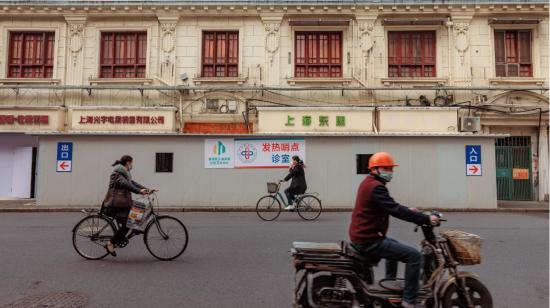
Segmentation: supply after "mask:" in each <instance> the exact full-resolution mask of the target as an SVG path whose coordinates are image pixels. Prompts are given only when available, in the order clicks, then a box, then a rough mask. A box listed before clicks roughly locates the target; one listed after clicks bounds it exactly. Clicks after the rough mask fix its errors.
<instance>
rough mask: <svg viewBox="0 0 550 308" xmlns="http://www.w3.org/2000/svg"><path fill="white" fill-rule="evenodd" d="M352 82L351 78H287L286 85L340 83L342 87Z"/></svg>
mask: <svg viewBox="0 0 550 308" xmlns="http://www.w3.org/2000/svg"><path fill="white" fill-rule="evenodd" d="M351 81H352V79H351V78H301V77H295V78H289V79H287V82H288V84H290V85H295V84H297V83H341V84H342V85H348V84H350V83H351Z"/></svg>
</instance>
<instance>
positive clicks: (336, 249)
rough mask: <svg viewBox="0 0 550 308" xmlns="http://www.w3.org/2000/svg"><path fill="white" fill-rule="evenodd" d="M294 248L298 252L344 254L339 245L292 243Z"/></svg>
mask: <svg viewBox="0 0 550 308" xmlns="http://www.w3.org/2000/svg"><path fill="white" fill-rule="evenodd" d="M292 247H293V248H294V249H295V250H296V251H297V252H310V253H314V252H329V253H340V252H342V247H341V246H340V245H339V244H338V243H314V242H292Z"/></svg>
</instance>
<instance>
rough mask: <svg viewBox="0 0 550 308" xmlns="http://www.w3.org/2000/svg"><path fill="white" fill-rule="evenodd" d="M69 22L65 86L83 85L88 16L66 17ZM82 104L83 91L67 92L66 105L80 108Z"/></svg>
mask: <svg viewBox="0 0 550 308" xmlns="http://www.w3.org/2000/svg"><path fill="white" fill-rule="evenodd" d="M65 21H66V22H67V32H68V33H67V43H66V46H67V55H66V57H67V61H66V73H65V84H66V85H82V84H83V80H84V76H83V73H84V52H83V48H84V40H85V37H86V36H85V33H84V30H85V27H86V15H65ZM81 104H82V91H80V90H74V91H66V92H65V105H68V106H79V105H81Z"/></svg>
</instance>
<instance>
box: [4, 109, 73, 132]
mask: <svg viewBox="0 0 550 308" xmlns="http://www.w3.org/2000/svg"><path fill="white" fill-rule="evenodd" d="M64 123H65V109H63V108H59V107H19V106H2V107H0V131H10V132H27V131H61V130H63V127H64Z"/></svg>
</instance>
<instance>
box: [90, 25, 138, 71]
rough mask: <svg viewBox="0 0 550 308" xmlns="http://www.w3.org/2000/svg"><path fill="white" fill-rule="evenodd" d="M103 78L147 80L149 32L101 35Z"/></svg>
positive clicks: (104, 33)
mask: <svg viewBox="0 0 550 308" xmlns="http://www.w3.org/2000/svg"><path fill="white" fill-rule="evenodd" d="M100 52H101V55H100V57H101V63H100V73H99V76H100V77H101V78H145V68H146V58H147V32H102V33H101V50H100Z"/></svg>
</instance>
